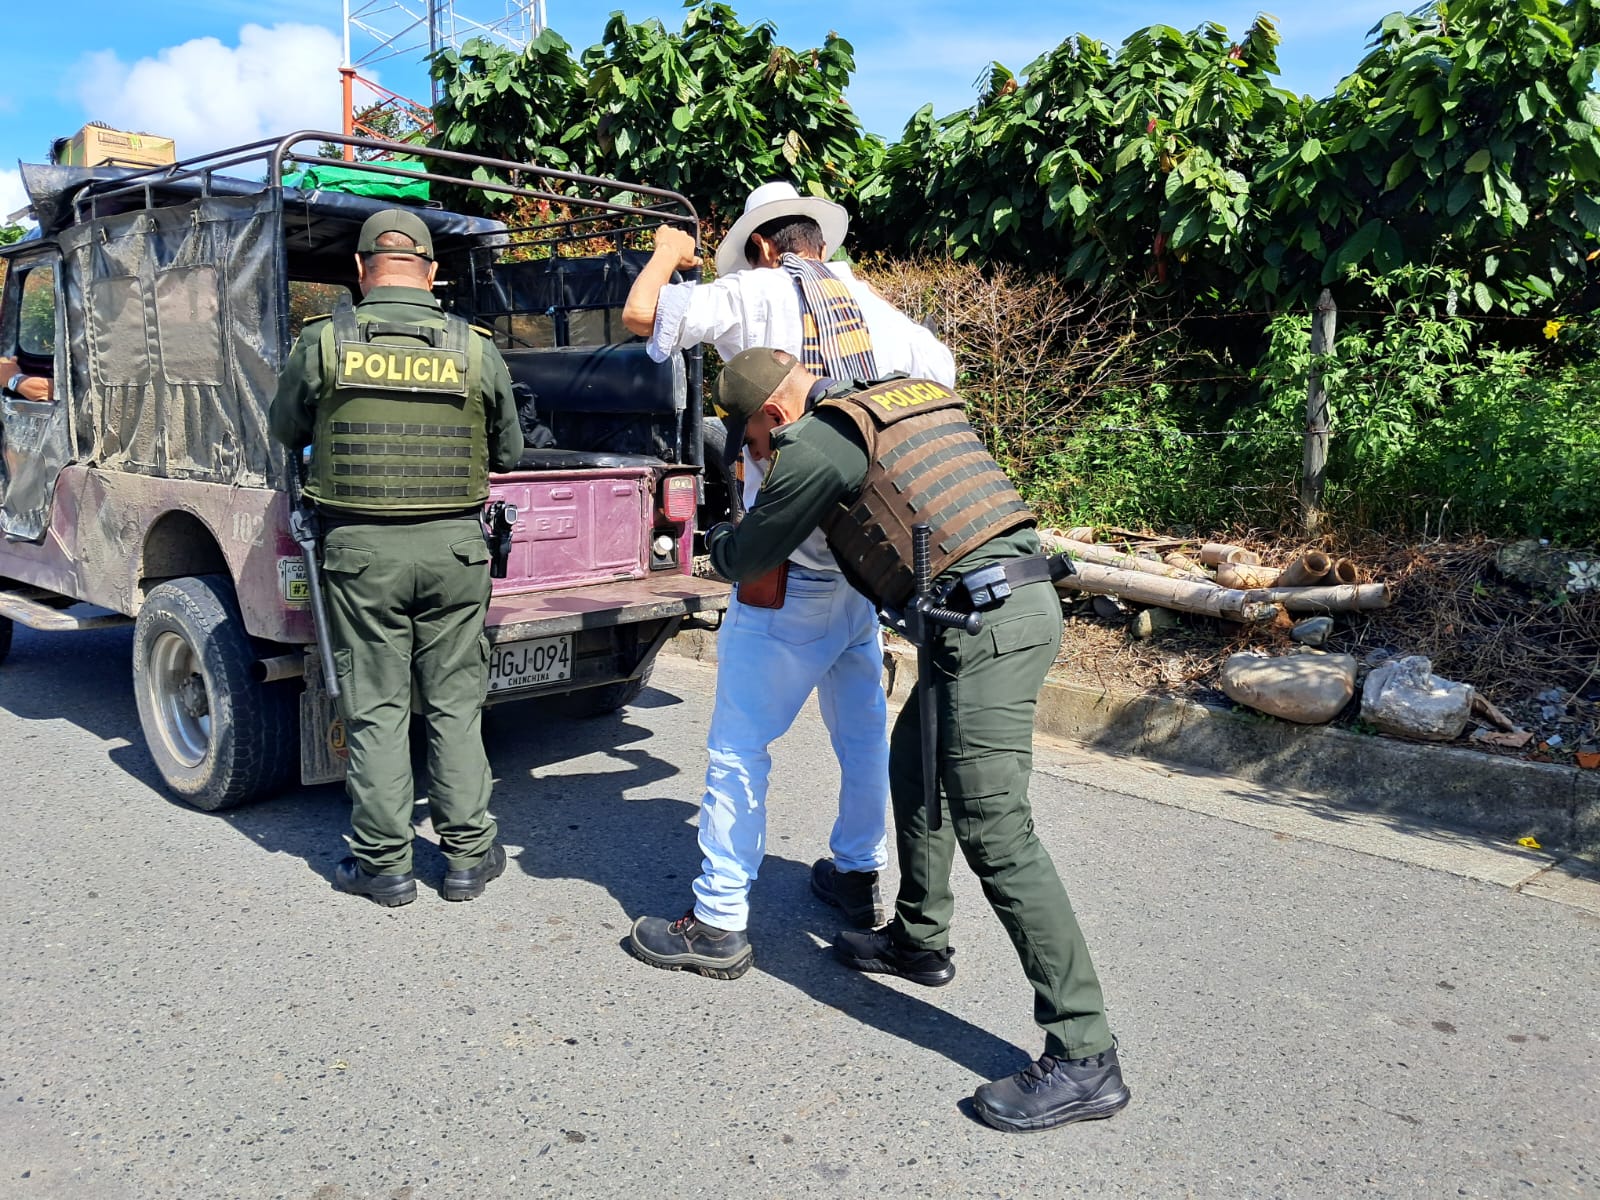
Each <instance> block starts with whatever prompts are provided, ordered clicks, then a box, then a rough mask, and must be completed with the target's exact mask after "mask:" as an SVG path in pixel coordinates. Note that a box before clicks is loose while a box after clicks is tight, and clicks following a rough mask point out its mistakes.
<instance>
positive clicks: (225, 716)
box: [133, 575, 300, 812]
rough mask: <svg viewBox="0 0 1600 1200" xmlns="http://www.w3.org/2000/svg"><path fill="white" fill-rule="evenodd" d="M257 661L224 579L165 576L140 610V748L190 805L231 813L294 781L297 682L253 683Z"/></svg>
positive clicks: (136, 685) (136, 690)
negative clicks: (241, 805) (142, 732)
mask: <svg viewBox="0 0 1600 1200" xmlns="http://www.w3.org/2000/svg"><path fill="white" fill-rule="evenodd" d="M258 657H259V655H258V654H257V652H256V649H255V646H254V645H253V644H252V642H251V640H250V636H249V635H248V634H247V633H245V630H244V619H243V618H242V617H241V616H240V614H239V605H238V602H237V601H236V600H235V599H234V594H233V586H232V584H230V583H229V581H228V580H227V579H226V578H224V577H222V576H218V575H201V576H196V577H194V578H187V579H172V580H168V581H167V582H166V583H162V584H158V585H157V586H155V587H154V588H152V589H151V590H150V594H149V595H148V596H146V597H145V602H144V605H143V607H141V608H140V609H139V616H138V619H137V620H136V621H135V623H134V628H133V694H134V699H135V701H136V702H137V704H138V706H139V724H140V725H141V726H143V728H144V740H145V745H146V746H147V747H148V748H149V750H150V757H151V758H153V759H154V760H155V764H156V769H157V770H158V771H160V772H161V778H162V779H163V780H165V781H166V785H167V787H168V788H170V789H171V790H172V791H173V792H175V793H176V794H177V795H178V796H179V797H180V798H182V799H183V800H185V801H187V802H188V803H190V804H192V805H194V806H195V807H196V808H200V809H204V810H205V811H207V812H216V811H218V810H221V809H225V808H232V807H234V806H235V805H238V804H243V803H245V802H247V801H249V800H255V799H259V798H260V797H262V796H266V795H268V794H270V793H271V792H274V791H277V790H279V789H281V788H283V787H285V786H288V785H289V784H291V783H293V782H294V780H295V778H296V777H297V775H298V767H299V740H300V739H299V719H298V696H297V692H298V684H297V683H296V682H295V681H293V680H285V681H280V682H277V683H260V682H258V681H257V680H256V678H255V663H256V659H257V658H258Z"/></svg>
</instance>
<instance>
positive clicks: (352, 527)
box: [270, 208, 522, 907]
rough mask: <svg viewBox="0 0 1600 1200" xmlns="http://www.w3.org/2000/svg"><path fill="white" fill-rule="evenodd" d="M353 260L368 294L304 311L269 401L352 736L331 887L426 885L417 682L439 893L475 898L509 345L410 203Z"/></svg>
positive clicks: (379, 222)
mask: <svg viewBox="0 0 1600 1200" xmlns="http://www.w3.org/2000/svg"><path fill="white" fill-rule="evenodd" d="M356 270H357V275H358V278H359V282H360V287H361V293H362V297H363V298H362V300H361V303H360V304H359V305H358V306H356V307H355V308H354V309H352V308H351V307H350V306H349V305H348V304H344V305H341V306H340V307H339V309H337V310H336V311H335V312H334V313H333V315H332V316H331V318H326V319H318V320H316V321H312V322H309V323H307V325H306V327H305V329H304V330H303V331H302V333H301V334H300V338H299V340H298V341H297V342H296V343H295V346H294V350H293V352H292V353H291V355H290V358H289V362H288V365H287V367H286V368H285V369H284V372H283V375H282V377H281V378H280V379H279V381H278V391H277V394H276V395H275V396H274V397H273V400H272V408H271V414H270V420H271V429H272V434H273V436H274V437H275V438H277V439H278V440H279V441H280V442H283V443H284V444H285V445H287V446H288V447H289V448H290V450H291V451H293V452H295V453H297V454H298V453H299V452H300V451H301V449H302V448H303V447H304V446H306V445H308V444H309V445H310V446H311V447H312V453H311V468H310V475H309V479H308V480H307V483H306V486H305V495H306V496H307V497H308V498H309V499H310V500H311V501H313V502H314V503H315V505H316V509H317V513H318V515H319V518H320V522H321V525H322V572H323V579H324V588H325V591H326V593H327V597H328V608H329V613H328V618H329V628H330V633H331V635H332V637H331V640H332V643H333V649H334V658H335V666H336V670H337V672H338V677H339V685H340V692H341V694H340V697H339V710H340V715H341V716H342V717H343V718H344V723H345V730H346V739H347V744H348V747H349V753H350V759H349V766H348V772H347V775H346V779H345V787H346V790H347V791H348V793H349V795H350V801H351V838H350V849H351V852H352V853H351V856H350V857H349V858H346V859H345V860H344V861H343V862H341V863H340V864H339V866H338V867H337V869H336V870H335V872H334V886H335V887H336V888H338V889H339V890H340V891H342V892H350V893H353V894H356V895H362V896H367V897H370V898H371V899H373V900H375V901H376V902H378V903H379V904H383V905H386V906H390V907H392V906H395V905H400V904H408V903H410V902H411V901H412V900H414V899H416V894H417V885H416V880H415V878H414V876H413V875H412V828H411V810H412V806H413V804H414V802H415V797H414V794H413V782H412V775H411V755H410V751H409V741H410V737H409V734H410V719H411V698H412V686H413V682H415V685H416V690H417V692H418V694H419V696H420V698H421V707H422V715H423V718H424V720H425V723H426V727H427V761H428V778H429V785H428V808H429V812H430V814H431V816H432V819H433V825H434V829H435V831H436V832H437V833H438V835H439V844H440V848H441V849H442V850H443V852H444V857H445V862H446V864H447V868H448V869H447V871H446V873H445V877H444V885H443V888H442V891H443V894H444V898H445V899H446V900H471V899H473V898H474V897H476V896H479V895H482V894H483V890H484V887H485V886H486V885H487V884H488V883H489V881H490V880H492V879H494V878H496V877H497V876H499V875H500V874H501V873H502V872H503V871H504V870H505V863H506V857H505V850H504V849H503V848H502V847H500V846H499V845H498V844H497V843H496V841H495V834H496V828H495V823H494V821H493V820H492V819H491V818H490V816H489V790H490V783H491V778H490V773H489V763H488V759H487V757H486V756H485V754H484V750H483V738H482V733H481V719H482V710H483V700H484V694H485V691H486V689H487V686H488V657H487V649H488V643H487V641H486V640H485V638H484V634H483V621H484V615H485V613H486V612H487V610H488V605H489V586H490V584H489V551H488V547H487V546H486V545H485V543H484V537H483V528H482V525H481V524H480V519H479V517H480V512H481V510H482V506H483V503H484V501H485V500H486V499H488V495H489V472H490V471H491V470H497V471H504V470H508V469H510V468H511V467H512V466H513V465H514V464H515V463H516V460H517V458H518V456H519V455H520V454H521V453H522V431H521V428H520V427H519V425H518V424H517V412H516V402H515V400H514V399H513V398H512V394H511V378H510V375H509V373H508V372H507V370H506V365H505V362H504V361H503V360H502V359H501V357H500V354H499V352H498V351H497V350H496V349H495V348H494V345H493V343H491V342H490V341H489V340H488V338H487V336H486V335H484V334H483V333H482V332H481V331H478V330H475V329H473V328H472V327H471V326H469V325H468V324H467V322H466V321H464V320H463V319H462V318H460V317H458V316H454V315H451V314H446V313H445V312H444V311H442V310H441V308H440V307H439V303H438V301H437V300H435V299H434V297H433V294H432V291H431V288H432V286H433V281H434V277H435V275H436V274H437V272H438V264H437V263H436V262H435V261H434V258H433V239H432V237H431V235H430V234H429V232H428V228H427V226H426V225H425V224H424V223H423V222H422V220H421V218H420V217H418V216H417V215H416V214H415V213H411V212H407V211H406V210H404V209H398V208H395V209H386V210H385V211H383V212H380V213H377V214H375V215H373V216H372V217H369V218H368V219H367V221H366V223H365V224H363V225H362V227H361V233H360V237H359V239H358V242H357V246H356Z"/></svg>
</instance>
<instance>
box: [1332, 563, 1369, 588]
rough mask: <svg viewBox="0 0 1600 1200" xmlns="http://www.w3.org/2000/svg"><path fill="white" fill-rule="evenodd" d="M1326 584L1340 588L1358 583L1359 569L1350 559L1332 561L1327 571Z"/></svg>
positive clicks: (1359, 579) (1359, 578)
mask: <svg viewBox="0 0 1600 1200" xmlns="http://www.w3.org/2000/svg"><path fill="white" fill-rule="evenodd" d="M1328 582H1329V583H1331V584H1334V585H1337V586H1340V587H1348V586H1349V585H1350V584H1353V583H1360V582H1361V568H1360V567H1358V566H1356V564H1355V563H1354V562H1353V561H1352V560H1351V559H1348V558H1336V559H1334V560H1333V566H1332V567H1330V568H1329V569H1328Z"/></svg>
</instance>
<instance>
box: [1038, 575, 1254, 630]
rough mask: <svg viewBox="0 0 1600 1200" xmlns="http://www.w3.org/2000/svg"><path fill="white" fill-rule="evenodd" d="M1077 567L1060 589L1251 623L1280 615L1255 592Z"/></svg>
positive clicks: (1163, 577) (1159, 576)
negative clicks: (1114, 597)
mask: <svg viewBox="0 0 1600 1200" xmlns="http://www.w3.org/2000/svg"><path fill="white" fill-rule="evenodd" d="M1074 566H1075V568H1076V569H1075V571H1074V573H1073V574H1071V575H1068V576H1067V577H1066V578H1065V579H1061V580H1058V581H1057V582H1056V586H1057V587H1058V588H1067V589H1070V590H1072V591H1076V592H1088V593H1089V594H1090V595H1093V596H1120V597H1122V598H1123V599H1124V600H1133V601H1136V602H1138V603H1140V604H1154V605H1158V606H1159V607H1161V608H1172V609H1176V610H1178V611H1179V612H1190V613H1199V614H1200V615H1201V616H1207V617H1221V618H1223V619H1224V620H1228V621H1239V622H1242V623H1247V624H1248V623H1254V622H1256V621H1270V620H1272V619H1273V617H1275V616H1276V615H1277V613H1278V606H1277V605H1276V604H1275V603H1273V602H1272V601H1271V600H1265V599H1258V598H1257V597H1258V593H1255V592H1240V591H1236V590H1234V589H1232V588H1220V587H1218V586H1217V585H1216V584H1214V583H1200V582H1199V581H1197V580H1191V579H1171V578H1167V577H1165V576H1161V575H1150V574H1147V573H1145V572H1143V571H1125V570H1122V569H1120V568H1118V567H1107V566H1102V565H1100V564H1099V563H1092V562H1084V561H1079V562H1077V563H1075V564H1074Z"/></svg>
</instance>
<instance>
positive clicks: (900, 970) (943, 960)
mask: <svg viewBox="0 0 1600 1200" xmlns="http://www.w3.org/2000/svg"><path fill="white" fill-rule="evenodd" d="M893 928H894V926H893V925H885V926H884V927H883V928H882V929H870V930H866V931H864V932H857V931H856V930H853V929H841V930H840V931H839V932H838V933H837V934H835V935H834V938H833V953H834V956H835V957H837V958H838V960H839V961H840V962H842V963H843V964H844V965H845V966H847V967H849V968H851V969H852V970H855V971H866V972H868V973H870V974H874V975H898V976H900V977H901V978H902V979H909V980H911V982H912V983H920V984H923V985H924V986H926V987H943V986H944V985H945V984H947V983H949V982H950V981H951V980H952V979H954V978H955V977H956V965H955V963H953V962H951V961H950V960H951V959H952V958H953V957H955V951H954V950H952V949H950V948H949V947H948V946H947V947H945V949H943V950H912V949H910V948H908V947H905V946H902V945H900V943H899V942H897V941H895V940H894V936H893V934H892V933H891V932H890V931H891V930H892V929H893Z"/></svg>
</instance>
